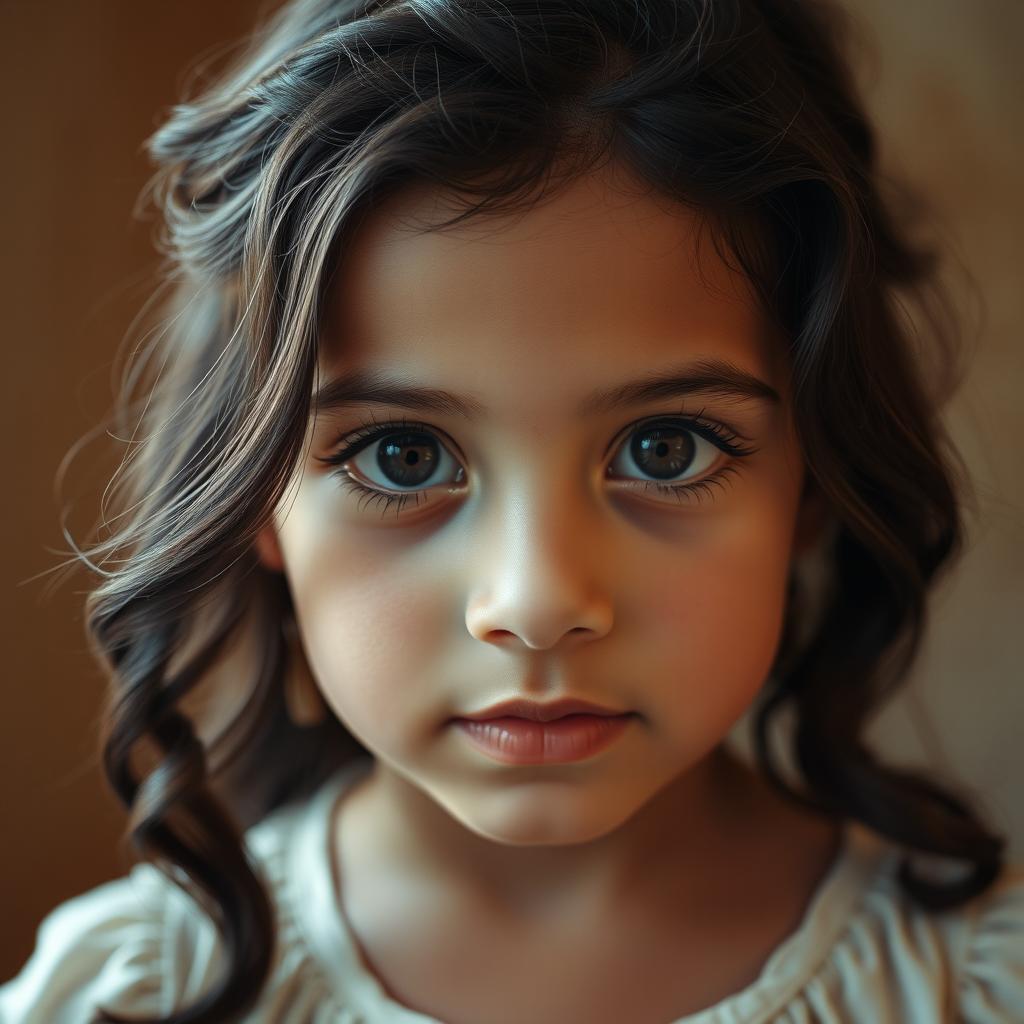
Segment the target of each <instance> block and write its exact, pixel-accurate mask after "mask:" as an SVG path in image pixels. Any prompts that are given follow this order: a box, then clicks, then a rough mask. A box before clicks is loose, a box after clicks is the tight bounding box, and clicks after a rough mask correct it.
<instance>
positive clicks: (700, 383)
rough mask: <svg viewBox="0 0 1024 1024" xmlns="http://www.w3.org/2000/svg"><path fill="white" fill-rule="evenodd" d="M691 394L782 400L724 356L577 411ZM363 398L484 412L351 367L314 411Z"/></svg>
mask: <svg viewBox="0 0 1024 1024" xmlns="http://www.w3.org/2000/svg"><path fill="white" fill-rule="evenodd" d="M691 394H704V395H716V396H720V397H724V398H740V399H757V400H760V401H766V402H773V403H779V402H781V398H780V397H779V393H778V392H777V391H776V390H775V389H774V388H773V387H771V386H770V385H769V384H767V383H766V382H765V381H763V380H761V379H760V378H759V377H755V376H754V375H753V374H751V373H748V372H747V371H746V370H744V369H741V368H740V367H739V366H736V365H735V364H734V363H730V362H728V361H727V360H723V359H701V360H697V361H696V362H693V363H688V364H685V365H683V366H676V367H670V368H669V369H667V370H664V371H662V372H660V373H656V374H650V375H648V376H645V377H640V378H637V379H636V380H632V381H628V382H626V383H625V384H617V385H614V386H613V387H610V388H605V389H599V390H597V391H595V392H593V393H591V394H590V395H587V396H586V397H585V398H584V399H583V401H582V402H580V404H579V405H578V406H577V409H576V414H577V415H578V416H595V415H598V414H600V413H606V412H613V411H615V410H616V409H620V408H623V407H626V406H631V405H640V404H642V403H644V402H652V401H657V400H658V399H662V398H676V397H679V396H683V395H691ZM363 403H369V404H372V405H392V406H401V407H402V408H405V409H414V410H416V411H418V412H432V413H437V414H439V415H449V416H461V417H463V418H464V419H467V420H470V421H473V420H476V419H478V418H479V417H480V416H483V415H485V414H486V412H487V409H486V407H485V406H484V405H483V404H482V403H481V402H480V401H479V399H477V398H475V397H474V396H472V395H455V394H452V392H450V391H445V390H444V389H442V388H435V387H425V386H423V385H418V384H416V383H415V382H413V381H411V380H409V379H408V378H402V377H396V376H389V375H387V374H385V373H382V372H380V371H366V370H352V371H349V372H347V373H344V374H341V375H340V376H338V377H335V378H333V379H332V380H330V381H328V382H327V383H326V384H324V385H323V386H321V387H320V389H319V390H318V391H317V392H316V394H315V395H314V396H313V410H314V411H315V412H324V411H327V410H336V409H340V408H343V407H345V406H348V405H357V404H363Z"/></svg>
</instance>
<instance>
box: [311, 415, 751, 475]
mask: <svg viewBox="0 0 1024 1024" xmlns="http://www.w3.org/2000/svg"><path fill="white" fill-rule="evenodd" d="M704 412H705V409H704V407H702V408H701V409H700V411H699V412H697V413H691V412H685V411H680V412H675V413H661V414H652V415H650V416H643V417H641V418H640V419H638V420H634V421H632V422H631V423H629V424H627V425H626V426H625V427H623V429H622V430H621V431H619V433H617V434H616V435H615V436H614V437H613V438H612V440H611V441H610V442H609V444H608V447H607V449H606V450H605V455H606V456H607V454H608V452H609V451H611V450H612V449H614V448H615V447H617V446H618V445H619V444H620V443H621V442H622V441H623V440H624V439H625V438H626V437H628V436H629V435H630V434H632V433H635V432H636V431H638V430H641V429H643V428H644V427H651V428H653V427H654V426H656V425H658V424H660V423H667V422H677V423H679V422H682V423H684V424H685V425H686V427H685V429H687V430H690V431H692V432H693V433H695V434H697V435H698V436H699V437H703V438H704V439H705V440H707V441H708V442H709V443H711V444H713V445H715V447H717V448H719V449H720V450H721V451H723V452H725V453H726V454H727V455H729V456H732V457H735V458H744V457H745V456H747V455H753V454H755V453H756V452H757V451H758V449H757V448H755V447H752V446H749V445H744V444H740V443H738V440H737V439H738V438H742V439H743V440H744V441H750V440H752V439H751V438H750V437H749V436H748V435H746V434H742V433H740V432H739V431H736V430H734V429H733V427H732V426H731V424H726V423H723V422H721V421H719V420H717V419H711V418H709V417H706V416H705V415H704ZM405 430H408V431H417V430H418V431H423V432H425V433H429V434H435V435H438V436H439V437H443V438H445V439H446V441H447V443H450V444H451V445H452V447H453V448H454V449H455V450H456V451H459V448H458V446H457V445H455V444H454V442H452V441H451V439H450V438H449V437H448V435H447V433H446V432H445V431H443V430H440V429H439V428H437V427H433V426H430V425H429V424H427V423H420V422H416V421H411V420H407V419H405V418H404V417H400V418H399V419H396V420H390V419H384V420H379V421H378V420H377V419H375V418H374V417H373V414H372V413H371V414H370V419H369V420H366V421H364V422H363V423H361V424H360V425H359V426H358V427H356V428H354V429H352V430H345V431H342V432H341V433H340V434H338V435H337V436H336V437H335V440H334V441H333V443H332V444H331V445H329V446H328V450H329V451H330V452H331V454H330V455H327V456H319V455H318V456H315V458H316V461H317V462H320V463H323V464H325V465H328V466H338V465H342V464H343V463H344V462H346V461H348V460H349V459H352V458H355V457H356V456H357V455H359V454H361V453H362V451H363V450H364V449H365V448H367V447H369V445H371V444H372V443H374V441H377V440H380V439H382V438H384V437H386V436H388V435H389V434H392V433H400V432H402V431H405ZM339 448H340V450H339ZM459 454H460V458H461V452H460V453H459Z"/></svg>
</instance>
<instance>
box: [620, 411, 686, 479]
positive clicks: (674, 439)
mask: <svg viewBox="0 0 1024 1024" xmlns="http://www.w3.org/2000/svg"><path fill="white" fill-rule="evenodd" d="M696 452H697V445H696V442H695V441H694V438H693V434H692V433H690V431H689V430H686V429H684V428H683V427H681V426H678V425H672V424H655V425H654V426H651V427H646V428H645V429H643V430H638V431H637V432H636V433H635V434H634V435H633V440H632V442H631V443H630V454H631V455H632V457H633V459H634V461H635V462H636V464H637V465H638V466H639V467H640V468H641V469H642V470H643V471H644V472H645V473H648V474H649V475H650V476H653V477H656V478H660V479H664V480H669V479H671V478H672V477H676V476H678V475H679V474H680V473H682V472H683V471H684V470H686V469H687V468H689V466H690V464H691V463H692V462H693V458H694V455H695V454H696Z"/></svg>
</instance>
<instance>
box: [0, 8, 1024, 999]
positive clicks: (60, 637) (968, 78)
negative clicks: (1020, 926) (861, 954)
mask: <svg viewBox="0 0 1024 1024" xmlns="http://www.w3.org/2000/svg"><path fill="white" fill-rule="evenodd" d="M274 6H276V4H275V3H268V2H263V3H255V2H254V0H217V2H216V3H209V2H205V0H204V2H200V0H178V2H177V3H174V4H162V3H153V2H148V3H147V2H143V3H139V2H138V0H93V2H91V3H88V4H85V3H76V2H72V0H62V2H57V3H48V4H42V3H35V2H30V0H21V2H16V0H0V46H2V51H3V60H2V62H0V75H2V95H3V97H4V122H5V127H4V131H3V137H4V146H3V149H4V159H3V162H2V174H3V176H4V179H5V180H4V183H3V187H2V190H0V194H2V196H3V201H4V208H5V209H4V219H3V224H4V228H5V243H6V244H5V245H4V246H3V248H2V250H0V260H2V261H3V262H2V275H0V280H2V282H3V288H4V296H3V306H2V309H3V332H4V345H3V351H4V352H5V354H6V358H7V360H8V361H7V364H6V366H5V371H6V372H5V373H4V374H3V384H2V387H3V403H2V405H3V412H4V429H3V437H4V445H5V458H4V469H5V476H6V478H7V480H8V481H9V482H8V485H7V487H6V489H5V491H6V494H7V498H6V499H5V500H4V510H3V524H4V532H3V547H4V558H3V579H2V586H0V622H2V623H3V628H4V635H5V643H4V647H5V650H6V657H5V663H4V665H3V669H2V672H3V676H2V679H3V690H2V693H3V700H4V705H3V710H2V713H0V752H2V753H0V758H2V761H0V769H2V770H0V809H2V818H0V820H2V822H3V836H4V841H3V842H2V844H0V916H2V919H3V921H4V928H3V930H2V932H0V981H3V980H6V979H7V978H9V977H10V976H12V975H13V974H14V973H16V972H17V971H18V970H20V968H21V966H22V964H23V963H24V961H25V959H26V958H27V957H28V955H29V953H30V952H31V950H32V947H33V944H34V941H35V929H36V927H37V926H38V924H39V922H40V920H41V919H42V917H43V916H44V915H45V914H46V913H47V912H48V911H49V910H50V909H51V908H52V907H53V906H55V905H56V904H57V903H58V902H60V901H62V900H64V899H67V898H68V897H70V896H72V895H74V894H76V893H79V892H82V891H84V890H85V889H88V888H91V887H92V886H94V885H96V884H99V883H100V882H102V881H104V880H107V879H110V878H114V877H116V876H118V875H121V874H123V873H124V872H125V870H126V869H127V866H128V865H127V863H126V862H125V861H124V860H122V859H121V857H120V855H119V854H118V852H117V849H118V848H117V841H118V837H119V835H120V831H121V828H122V825H123V821H124V819H123V815H122V812H121V809H120V806H119V805H118V803H117V802H116V800H115V799H114V797H113V796H112V794H111V793H109V792H108V790H107V788H106V783H105V781H104V779H103V775H102V772H101V770H100V768H99V765H98V762H97V756H96V740H95V735H96V722H97V719H98V715H99V710H100V703H101V695H102V692H103V685H104V684H103V680H102V678H101V677H100V673H99V670H98V668H97V667H96V666H95V665H94V664H93V662H92V660H91V657H90V656H89V654H88V652H87V648H86V641H85V635H84V629H83V620H82V610H81V604H82V599H83V594H84V591H85V590H86V588H87V587H88V586H89V585H90V582H91V581H90V580H89V579H87V578H86V577H85V576H84V575H83V574H80V575H77V576H75V577H73V578H72V580H71V582H69V583H66V584H64V585H63V586H62V587H61V588H60V589H59V590H57V591H56V593H54V594H52V595H50V593H49V591H48V590H47V581H48V580H49V577H48V576H39V574H40V573H42V572H44V570H46V569H48V568H50V567H51V566H53V565H55V564H56V563H57V562H58V561H59V560H61V558H60V556H59V555H58V554H57V552H63V551H66V550H68V543H67V541H66V540H65V539H64V538H63V537H62V536H61V532H60V527H59V509H58V506H57V502H56V499H55V497H54V481H55V478H56V475H57V472H58V468H59V466H60V463H61V460H62V459H63V458H64V456H65V454H66V453H67V452H68V450H69V449H70V448H71V446H72V445H73V444H74V443H75V442H76V440H77V439H78V438H79V437H80V436H82V435H83V434H85V433H86V432H87V431H88V430H91V429H92V428H93V427H95V425H96V423H97V422H98V421H99V419H100V417H101V416H102V415H103V414H104V413H105V412H106V410H107V407H108V405H109V402H110V400H111V395H112V392H111V386H112V382H111V372H112V369H113V368H114V357H115V353H116V351H117V349H118V346H119V345H120V343H121V341H122V339H123V338H124V337H125V335H126V334H127V332H128V331H129V328H130V326H131V322H132V319H133V317H134V316H135V315H136V313H138V312H139V310H140V309H141V308H142V305H143V303H144V302H145V300H146V297H147V295H148V294H149V289H150V286H151V284H152V273H153V271H154V269H155V267H156V265H157V258H156V256H155V254H154V250H153V248H152V245H151V236H152V234H153V232H154V230H155V225H154V224H153V223H152V221H146V222H139V221H137V220H135V219H133V215H132V210H133V205H134V202H135V199H136V197H137V195H138V194H139V191H140V190H141V188H142V186H143V184H144V182H145V181H146V179H147V177H148V174H149V167H148V164H147V163H146V161H145V158H144V156H143V154H142V150H141V144H142V141H143V140H144V139H145V138H146V137H147V136H148V135H149V134H150V133H151V131H152V130H153V129H154V128H155V127H156V125H157V123H158V121H159V120H160V118H161V116H162V114H163V113H165V112H166V111H167V109H168V107H169V106H170V105H171V104H173V103H174V102H175V101H176V100H177V99H178V98H179V97H180V95H181V92H182V87H183V85H184V83H185V82H186V73H187V69H188V68H189V67H190V66H191V64H192V62H193V61H194V59H195V58H196V57H198V56H200V55H201V54H204V53H207V54H208V53H212V52H214V51H215V50H216V49H217V48H219V47H220V46H222V45H223V44H225V43H230V42H232V41H233V40H234V39H235V38H236V37H237V36H238V34H239V33H241V32H244V31H245V30H246V29H247V28H248V27H249V26H250V25H251V24H252V23H253V22H254V20H255V19H256V17H257V16H258V15H259V14H260V13H261V12H262V11H265V10H270V9H273V7H274ZM847 6H848V8H849V9H850V10H852V11H853V13H854V14H855V16H856V17H857V19H858V21H859V22H860V24H861V25H862V26H863V28H864V30H865V33H866V35H865V42H866V44H867V45H866V47H865V48H862V49H861V50H860V51H859V52H860V56H859V57H858V60H857V66H858V69H859V75H860V78H861V81H862V83H863V87H864V90H865V95H866V97H867V100H868V103H869V107H870V108H871V110H872V111H873V112H874V115H875V117H876V121H877V124H878V127H879V131H880V141H881V145H882V153H883V159H884V163H885V165H886V167H888V168H889V169H891V170H894V171H897V172H899V173H902V174H905V175H906V176H907V177H909V178H910V179H911V180H912V181H914V182H916V183H917V184H918V185H919V187H920V188H921V190H922V191H923V192H924V194H925V196H926V197H927V198H928V199H929V200H930V201H931V202H932V203H933V204H934V207H935V209H936V211H937V214H938V224H939V227H940V230H941V232H942V234H943V236H944V237H946V238H947V241H948V244H949V246H950V247H951V251H952V253H953V257H954V259H955V260H959V261H960V262H962V263H963V264H964V265H965V266H966V268H967V269H968V270H969V271H970V273H971V274H972V275H973V276H974V278H975V279H976V280H977V283H978V286H979V289H980V294H978V295H975V294H972V293H971V291H970V289H969V288H968V286H967V284H966V281H965V280H963V279H961V278H959V277H954V283H955V284H956V281H959V283H958V284H956V288H957V292H956V294H957V298H958V301H959V302H960V305H961V308H962V309H963V310H964V311H965V315H966V318H967V320H966V325H965V326H966V332H967V336H966V342H967V344H968V346H969V348H970V349H971V350H972V353H973V354H972V364H971V366H972V369H971V372H970V374H969V376H968V378H967V381H966V384H965V387H964V388H963V390H962V392H961V393H960V395H959V396H958V397H957V399H956V400H955V401H954V403H953V404H952V406H951V408H950V410H949V422H950V425H951V429H952V431H953V434H954V437H955V439H956V440H957V442H958V444H959V446H960V448H961V450H962V452H963V454H964V455H965V457H966V459H967V461H968V464H969V465H970V466H971V468H972V471H973V473H974V476H975V482H976V486H977V489H978V493H979V497H980V510H981V514H982V520H981V524H980V526H979V527H978V528H976V529H975V530H974V532H973V535H972V543H971V547H970V549H969V551H968V553H967V555H966V557H965V558H964V560H963V562H962V563H961V565H960V567H959V569H958V571H957V572H956V574H955V575H954V576H953V577H952V578H951V579H950V580H949V581H948V583H947V584H946V585H945V586H944V587H943V589H942V592H941V594H940V595H939V600H938V602H937V606H936V610H935V616H934V621H933V627H932V630H931V632H930V635H929V638H928V642H927V645H926V648H925V650H924V652H923V656H922V658H921V660H920V663H919V665H918V668H917V671H916V672H915V676H914V680H913V686H912V687H911V689H910V690H909V691H908V692H907V693H906V694H905V695H904V696H902V697H901V698H900V699H899V701H898V702H897V703H895V704H894V705H893V706H891V708H890V709H889V710H888V711H887V712H886V713H885V715H884V716H883V717H882V718H881V719H880V720H879V721H878V723H877V726H876V731H875V733H874V737H875V739H876V741H877V743H878V744H879V745H880V746H881V748H882V750H883V752H884V753H885V754H887V755H888V756H889V757H891V758H892V759H893V760H896V761H900V762H903V763H915V764H939V765H941V766H943V767H945V768H948V769H949V770H952V771H954V772H956V774H957V775H958V776H959V777H960V778H961V779H963V780H964V781H965V782H966V783H967V784H968V785H969V786H970V787H971V788H972V789H973V790H974V791H975V792H976V793H977V795H978V797H979V799H980V800H981V801H982V802H983V807H984V808H985V809H987V810H989V811H990V813H991V814H992V815H993V816H994V818H995V821H996V823H997V824H998V825H999V826H1000V827H1002V828H1004V829H1006V830H1008V831H1009V832H1010V834H1011V839H1012V844H1013V845H1012V848H1011V853H1012V855H1013V856H1014V858H1015V859H1024V796H1022V794H1021V789H1022V786H1021V780H1022V779H1024V752H1022V749H1021V744H1020V735H1021V727H1022V724H1024V686H1022V680H1024V673H1022V670H1021V668H1020V664H1019V662H1020V651H1019V649H1020V635H1019V634H1020V628H1021V609H1022V607H1024V473H1022V468H1024V463H1022V461H1021V457H1020V447H1021V444H1022V442H1024V403H1021V402H1020V398H1019V395H1020V391H1021V385H1022V384H1024V344H1022V342H1021V337H1020V335H1021V328H1022V325H1024V299H1022V294H1024V293H1022V288H1021V285H1022V281H1021V253H1022V252H1024V248H1022V243H1021V235H1022V234H1024V217H1022V213H1024V194H1022V189H1021V185H1020V183H1021V181H1022V180H1024V132H1022V128H1024V125H1022V123H1021V117H1020V113H1019V110H1020V103H1019V99H1020V97H1021V96H1022V95H1024V71H1022V67H1021V61H1020V57H1019V51H1020V48H1021V45H1022V44H1024V4H1022V3H1020V2H1019V0H902V2H900V3H891V2H888V0H847ZM102 440H103V439H102V438H101V441H102ZM111 447H112V448H113V446H111ZM115 454H116V455H118V456H119V455H120V449H119V448H118V450H117V451H116V453H115V452H114V451H105V450H104V445H103V444H102V443H96V442H93V443H90V444H89V445H87V446H86V447H85V449H84V452H83V453H82V455H81V456H78V457H76V459H75V462H74V464H73V466H72V467H71V471H70V474H69V476H68V477H67V479H66V481H65V483H64V486H63V494H64V497H65V500H67V501H69V502H71V505H72V507H71V510H70V516H69V526H70V529H71V531H72V534H73V536H75V537H76V538H80V537H82V536H84V535H85V534H86V533H87V532H88V531H89V530H90V529H91V528H92V526H93V524H94V522H95V521H96V519H97V517H98V514H99V501H100V497H101V495H102V491H103V487H104V485H105V483H106V480H107V478H108V477H109V474H110V472H111V471H112V470H113V468H114V462H113V461H112V460H113V458H114V457H115ZM735 737H736V740H737V744H738V745H739V746H741V747H743V739H742V734H741V729H740V728H738V729H737V730H736V733H735Z"/></svg>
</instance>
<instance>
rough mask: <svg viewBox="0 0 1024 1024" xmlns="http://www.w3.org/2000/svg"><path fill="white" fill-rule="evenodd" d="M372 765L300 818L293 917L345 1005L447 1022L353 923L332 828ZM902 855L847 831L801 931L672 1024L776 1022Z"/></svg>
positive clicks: (289, 884)
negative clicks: (388, 970) (381, 972)
mask: <svg viewBox="0 0 1024 1024" xmlns="http://www.w3.org/2000/svg"><path fill="white" fill-rule="evenodd" d="M372 767H373V760H372V759H371V758H359V759H358V760H356V761H353V762H351V763H349V764H347V765H345V766H344V767H343V768H342V769H341V770H339V771H338V772H337V773H336V774H335V775H333V776H332V777H331V778H330V779H328V780H327V782H325V783H324V785H323V786H322V787H321V788H320V789H319V790H318V791H317V793H316V794H315V795H314V796H313V797H312V798H311V799H310V800H309V802H308V803H307V804H306V805H305V806H304V807H303V808H302V809H301V810H300V811H299V812H298V816H297V820H296V822H295V827H294V830H293V831H292V833H291V836H290V839H289V845H288V848H287V850H286V851H284V857H285V860H284V866H285V878H284V882H285V892H284V893H283V896H284V899H285V900H287V902H288V908H287V909H288V912H289V916H291V917H292V919H293V920H294V922H295V924H296V926H297V928H298V930H299V932H300V933H301V937H302V938H303V940H304V941H305V943H306V945H307V947H308V949H309V951H310V953H311V954H312V956H313V957H314V958H315V960H316V963H317V965H318V967H319V970H320V972H321V973H322V974H323V976H324V977H325V978H326V980H327V982H328V983H329V985H330V988H331V990H332V992H333V994H334V996H335V998H336V999H337V1000H338V1002H339V1005H342V1006H344V1007H345V1008H346V1009H348V1010H350V1011H352V1012H353V1014H354V1015H356V1019H358V1018H359V1017H362V1018H364V1019H365V1020H367V1021H370V1022H378V1021H387V1022H388V1024H443V1022H440V1021H438V1020H437V1019H436V1018H434V1017H428V1016H425V1015H424V1014H421V1013H418V1012H416V1011H414V1010H411V1009H409V1008H408V1007H406V1006H403V1005H402V1004H400V1003H398V1002H396V1001H395V1000H394V999H392V998H391V997H390V996H389V995H388V993H387V992H386V991H385V989H384V987H383V986H382V984H381V982H380V981H379V980H378V979H377V977H376V976H375V975H374V974H373V973H372V971H371V970H370V969H369V967H368V965H367V964H366V962H365V960H364V958H363V956H362V953H361V952H360V949H359V945H358V941H357V940H356V938H355V936H354V935H353V934H352V932H351V930H350V929H349V926H348V924H347V922H346V920H345V917H344V913H343V910H342V906H343V904H342V901H341V896H340V892H341V890H340V885H339V883H338V880H337V879H336V878H335V876H334V871H333V867H332V866H333V865H334V864H335V863H337V862H338V861H337V857H336V856H335V851H334V849H333V843H334V836H333V832H332V829H331V823H332V822H333V821H335V820H336V816H335V812H336V809H337V804H338V802H339V801H340V800H341V799H342V797H343V796H344V795H345V793H346V791H347V790H348V789H349V787H350V786H351V785H352V784H353V783H354V782H355V781H357V779H359V778H360V777H362V776H363V775H364V774H365V773H367V772H369V771H370V770H371V769H372ZM897 855H898V850H897V849H896V848H894V847H892V846H890V845H889V844H887V843H886V842H885V840H884V839H883V838H882V837H880V836H878V835H877V834H876V833H874V832H872V831H871V830H870V829H867V828H866V827H864V826H863V825H861V824H860V823H859V822H855V821H847V822H846V823H844V825H843V831H842V838H841V843H840V847H839V852H838V854H837V856H836V859H835V860H834V861H833V863H832V866H831V868H830V869H829V870H828V872H827V873H826V874H825V876H824V877H823V878H822V880H821V882H820V883H819V885H818V888H817V889H816V891H815V894H814V896H813V897H812V898H811V900H810V901H809V903H808V906H807V909H806V911H805V913H804V916H803V919H802V921H801V923H800V925H799V926H798V927H797V929H796V930H795V931H793V932H792V933H790V935H789V936H788V937H787V938H786V939H784V940H783V941H782V942H781V943H780V944H779V945H778V946H777V947H776V949H775V951H774V952H773V953H772V954H771V956H770V957H769V958H768V960H767V961H766V962H765V965H764V967H763V968H762V970H761V973H760V974H759V976H758V977H757V978H756V979H755V980H754V981H753V982H751V983H750V984H749V985H747V986H746V987H745V988H743V989H741V990H740V991H738V992H736V993H734V994H733V995H731V996H728V997H727V998H726V999H724V1000H722V1001H720V1002H718V1003H716V1004H715V1005H714V1006H710V1007H707V1008H706V1009H704V1010H700V1011H698V1012H697V1013H695V1014H689V1015H687V1016H685V1017H680V1018H678V1019H677V1020H676V1021H673V1022H672V1024H758V1022H763V1021H765V1020H767V1019H771V1016H772V1014H774V1013H776V1012H777V1011H779V1010H781V1009H782V1008H783V1007H784V1006H785V1005H786V1004H787V1003H789V1002H790V1001H791V1000H792V999H793V998H794V996H796V995H797V994H798V993H799V992H800V990H801V989H803V988H804V987H805V986H806V985H807V983H808V981H810V980H811V979H812V978H813V977H814V975H815V974H816V973H817V972H818V971H819V970H822V969H823V967H824V963H825V961H826V959H827V958H828V957H829V955H830V953H831V952H832V951H833V948H834V946H835V945H836V943H837V942H838V941H839V940H840V939H841V937H842V934H843V932H844V931H845V930H846V929H847V928H848V927H849V925H850V923H851V920H852V917H853V915H854V913H855V912H856V910H857V907H858V905H859V904H860V903H861V900H862V897H863V895H864V893H865V891H866V890H867V888H868V887H869V885H870V883H871V881H872V880H873V879H874V878H875V877H877V876H878V874H879V873H880V871H881V870H882V869H883V868H884V867H885V866H887V864H888V862H889V861H890V860H891V859H892V858H894V857H896V856H897Z"/></svg>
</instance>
